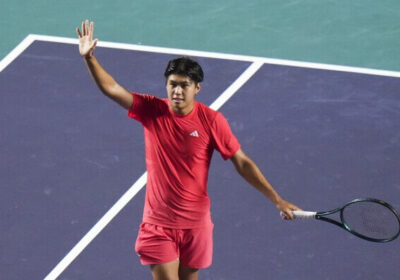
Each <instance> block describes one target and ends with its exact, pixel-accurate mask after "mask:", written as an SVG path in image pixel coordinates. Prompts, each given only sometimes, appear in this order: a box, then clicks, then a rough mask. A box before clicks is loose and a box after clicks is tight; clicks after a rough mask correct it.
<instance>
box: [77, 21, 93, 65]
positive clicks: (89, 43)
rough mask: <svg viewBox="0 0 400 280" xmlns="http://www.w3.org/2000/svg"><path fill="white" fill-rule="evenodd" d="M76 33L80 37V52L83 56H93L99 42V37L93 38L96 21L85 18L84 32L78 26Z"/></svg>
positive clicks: (83, 23)
mask: <svg viewBox="0 0 400 280" xmlns="http://www.w3.org/2000/svg"><path fill="white" fill-rule="evenodd" d="M76 33H77V34H78V38H79V53H80V54H81V56H83V57H90V56H92V55H93V51H94V49H95V48H96V44H97V39H96V40H93V33H94V22H90V23H89V20H85V21H84V22H82V32H81V30H79V28H76Z"/></svg>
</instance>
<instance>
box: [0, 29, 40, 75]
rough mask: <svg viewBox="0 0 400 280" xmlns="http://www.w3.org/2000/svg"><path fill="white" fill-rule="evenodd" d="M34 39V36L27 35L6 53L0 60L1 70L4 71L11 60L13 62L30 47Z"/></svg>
mask: <svg viewBox="0 0 400 280" xmlns="http://www.w3.org/2000/svg"><path fill="white" fill-rule="evenodd" d="M34 40H35V39H34V37H32V36H27V37H26V38H25V39H24V40H22V41H21V43H19V44H18V45H17V46H16V47H15V48H14V49H13V50H12V51H11V52H10V53H9V54H8V55H6V56H5V57H4V58H3V59H2V60H1V61H0V72H2V71H3V70H4V68H6V67H7V66H8V65H9V64H10V63H11V62H13V61H14V59H16V58H17V57H18V56H19V55H20V54H21V53H22V52H23V51H24V50H25V49H26V48H27V47H29V46H30V44H32V42H33V41H34Z"/></svg>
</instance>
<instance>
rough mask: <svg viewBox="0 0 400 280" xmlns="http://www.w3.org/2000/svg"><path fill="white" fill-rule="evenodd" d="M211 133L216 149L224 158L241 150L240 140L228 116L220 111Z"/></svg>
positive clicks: (228, 157)
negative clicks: (232, 128) (230, 124)
mask: <svg viewBox="0 0 400 280" xmlns="http://www.w3.org/2000/svg"><path fill="white" fill-rule="evenodd" d="M211 134H212V137H213V142H214V146H215V149H216V150H217V151H218V152H219V153H220V154H221V156H222V158H223V159H224V160H227V159H230V158H231V157H232V156H233V155H234V154H235V153H236V152H237V151H238V150H239V148H240V143H239V141H238V140H237V138H236V136H235V135H234V134H233V133H232V131H231V128H230V126H229V123H228V121H227V120H226V118H225V117H224V116H223V115H222V114H221V113H219V112H218V113H217V115H216V117H215V119H214V122H213V123H212V126H211Z"/></svg>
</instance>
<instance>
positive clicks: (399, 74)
mask: <svg viewBox="0 0 400 280" xmlns="http://www.w3.org/2000/svg"><path fill="white" fill-rule="evenodd" d="M28 37H32V40H39V41H47V42H55V43H67V44H75V45H77V44H78V39H73V38H66V37H57V36H45V35H37V34H30V35H28ZM97 46H99V47H105V48H113V49H124V50H135V51H145V52H155V53H164V54H175V55H188V56H198V57H209V58H217V59H228V60H237V61H248V62H262V63H266V64H276V65H284V66H292V67H303V68H312V69H320V70H331V71H341V72H350V73H359V74H368V75H377V76H388V77H397V78H400V72H397V71H388V70H380V69H371V68H363V67H352V66H343V65H334V64H325V63H313V62H303V61H294V60H286V59H276V58H266V57H257V56H246V55H236V54H226V53H216V52H205V51H193V50H185V49H175V48H163V47H153V46H144V45H135V44H127V43H114V42H105V41H99V42H98V43H97Z"/></svg>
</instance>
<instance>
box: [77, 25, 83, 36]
mask: <svg viewBox="0 0 400 280" xmlns="http://www.w3.org/2000/svg"><path fill="white" fill-rule="evenodd" d="M76 34H78V38H82V34H81V31H80V30H79V28H78V27H77V28H76Z"/></svg>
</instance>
